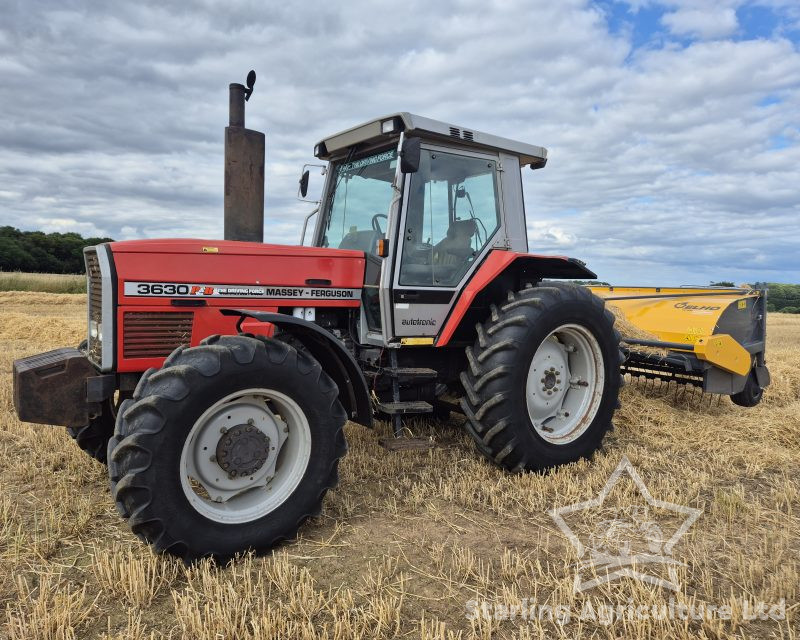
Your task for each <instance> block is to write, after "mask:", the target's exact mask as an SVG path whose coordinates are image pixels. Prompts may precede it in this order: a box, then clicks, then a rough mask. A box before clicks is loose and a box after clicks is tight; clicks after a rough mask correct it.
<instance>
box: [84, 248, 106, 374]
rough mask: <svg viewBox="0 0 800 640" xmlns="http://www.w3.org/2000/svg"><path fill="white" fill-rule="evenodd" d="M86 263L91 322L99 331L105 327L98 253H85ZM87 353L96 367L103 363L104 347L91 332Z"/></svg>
mask: <svg viewBox="0 0 800 640" xmlns="http://www.w3.org/2000/svg"><path fill="white" fill-rule="evenodd" d="M84 260H85V261H86V292H87V298H88V300H87V303H88V305H89V321H90V323H95V325H94V326H95V327H97V328H98V329H99V328H100V327H102V326H103V281H102V278H101V276H100V261H99V260H98V259H97V251H96V250H90V251H86V253H84ZM86 349H87V350H86V353H87V355H88V356H89V359H90V360H91V361H92V362H94V363H95V364H96V365H98V366H99V365H100V364H101V362H102V351H103V345H102V342H101V340H98V339H97V338H93V337H92V335H91V331H90V332H89V335H88V336H87V346H86Z"/></svg>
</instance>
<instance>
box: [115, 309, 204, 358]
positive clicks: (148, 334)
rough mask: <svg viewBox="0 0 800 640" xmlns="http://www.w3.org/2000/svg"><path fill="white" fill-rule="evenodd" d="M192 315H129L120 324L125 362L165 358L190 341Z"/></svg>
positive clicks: (132, 312) (148, 313) (145, 312)
mask: <svg viewBox="0 0 800 640" xmlns="http://www.w3.org/2000/svg"><path fill="white" fill-rule="evenodd" d="M193 320H194V314H193V313H169V312H163V311H129V312H126V313H125V314H124V317H123V320H122V323H123V329H122V353H123V355H124V356H125V357H126V358H166V357H167V356H168V355H169V354H170V353H172V352H173V351H174V350H175V349H176V348H177V347H179V346H181V345H188V344H189V342H190V341H191V339H192V321H193Z"/></svg>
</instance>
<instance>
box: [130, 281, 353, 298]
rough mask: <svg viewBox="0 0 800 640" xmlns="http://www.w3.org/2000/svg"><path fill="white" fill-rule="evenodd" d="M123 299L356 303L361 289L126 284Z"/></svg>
mask: <svg viewBox="0 0 800 640" xmlns="http://www.w3.org/2000/svg"><path fill="white" fill-rule="evenodd" d="M124 291H125V295H126V296H129V297H137V296H138V297H147V298H193V297H200V298H270V299H276V298H277V299H284V298H285V299H287V300H358V299H359V298H360V297H361V289H337V288H335V287H319V288H317V287H268V286H262V285H250V284H224V285H223V284H182V283H177V282H126V283H125V288H124Z"/></svg>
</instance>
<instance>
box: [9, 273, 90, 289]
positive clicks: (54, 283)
mask: <svg viewBox="0 0 800 640" xmlns="http://www.w3.org/2000/svg"><path fill="white" fill-rule="evenodd" d="M0 291H40V292H43V293H86V276H84V275H77V274H76V275H72V274H66V275H65V274H60V273H23V272H21V271H0Z"/></svg>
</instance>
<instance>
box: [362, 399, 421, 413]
mask: <svg viewBox="0 0 800 640" xmlns="http://www.w3.org/2000/svg"><path fill="white" fill-rule="evenodd" d="M375 408H376V409H377V410H378V411H379V412H381V413H386V414H388V415H390V416H405V415H409V414H415V413H431V412H432V411H433V405H432V404H430V403H429V402H425V401H423V400H406V401H398V402H376V403H375Z"/></svg>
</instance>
